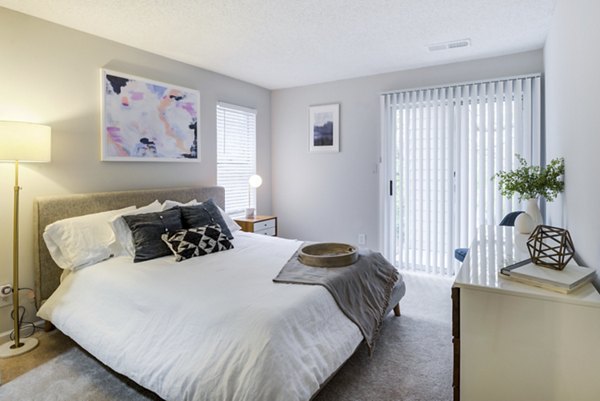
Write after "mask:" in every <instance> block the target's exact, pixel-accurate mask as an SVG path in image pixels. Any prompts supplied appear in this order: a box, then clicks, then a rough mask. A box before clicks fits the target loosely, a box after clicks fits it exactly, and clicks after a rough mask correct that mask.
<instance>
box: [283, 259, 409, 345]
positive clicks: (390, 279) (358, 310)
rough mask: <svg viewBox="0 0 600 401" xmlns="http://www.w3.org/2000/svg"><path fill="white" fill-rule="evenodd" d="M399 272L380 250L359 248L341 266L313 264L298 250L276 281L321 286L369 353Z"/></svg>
mask: <svg viewBox="0 0 600 401" xmlns="http://www.w3.org/2000/svg"><path fill="white" fill-rule="evenodd" d="M397 280H398V271H397V270H396V268H395V267H394V266H392V265H391V264H390V263H389V262H388V261H387V260H386V259H385V258H384V257H383V256H382V255H381V254H380V253H376V252H372V251H370V250H368V249H360V250H359V257H358V260H357V261H356V262H355V263H354V264H352V265H349V266H344V267H331V268H323V267H312V266H307V265H304V264H302V263H301V262H300V261H299V260H298V252H296V253H295V254H294V256H292V258H291V259H290V260H289V261H288V262H287V263H286V264H285V266H283V268H282V269H281V271H280V272H279V274H278V275H277V277H275V278H274V279H273V281H274V282H275V283H287V284H308V285H322V286H323V287H325V288H327V290H328V291H329V292H330V293H331V295H332V296H333V298H334V299H335V302H336V303H337V304H338V306H339V308H340V309H341V310H342V312H343V313H344V314H345V315H346V316H347V317H348V319H350V320H351V321H353V322H354V323H355V324H356V325H357V326H358V328H359V329H360V331H361V333H362V335H363V337H364V338H365V342H366V343H367V346H368V347H369V353H372V352H373V347H374V345H375V340H376V338H377V336H378V334H379V329H380V327H381V323H382V322H383V318H384V317H385V316H384V314H385V311H386V309H387V307H388V304H389V302H390V296H391V294H392V289H393V288H394V284H395V283H396V281H397Z"/></svg>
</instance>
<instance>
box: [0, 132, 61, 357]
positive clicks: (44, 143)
mask: <svg viewBox="0 0 600 401" xmlns="http://www.w3.org/2000/svg"><path fill="white" fill-rule="evenodd" d="M50 136H51V134H50V127H48V126H45V125H39V124H30V123H24V122H17V121H0V161H9V162H14V164H15V186H14V203H13V284H12V297H13V322H14V326H13V328H14V339H13V340H14V341H9V342H7V343H4V344H2V345H0V358H10V357H13V356H17V355H20V354H24V353H26V352H29V351H31V350H32V349H34V348H35V347H36V346H37V345H38V340H37V339H36V338H25V339H21V338H20V333H19V329H20V322H19V191H20V190H21V188H20V187H19V163H20V162H49V161H50Z"/></svg>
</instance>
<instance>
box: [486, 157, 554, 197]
mask: <svg viewBox="0 0 600 401" xmlns="http://www.w3.org/2000/svg"><path fill="white" fill-rule="evenodd" d="M515 157H516V158H517V159H518V160H519V164H520V165H521V167H519V168H517V169H516V170H511V171H500V172H499V173H496V174H495V175H494V176H493V177H492V180H493V179H494V178H498V189H499V190H500V193H501V194H502V196H505V197H507V198H512V197H513V196H514V195H515V194H517V195H518V196H519V200H524V199H535V198H537V197H538V196H543V197H544V198H546V200H547V201H549V202H551V201H553V200H554V198H556V196H557V195H558V194H559V193H561V192H562V191H563V190H564V189H565V183H564V181H563V180H562V176H563V174H564V173H565V159H563V158H562V157H561V158H556V159H553V160H552V161H551V162H550V163H549V164H548V165H547V166H546V167H545V168H542V167H540V166H529V165H527V161H525V159H524V158H523V157H521V155H519V154H515Z"/></svg>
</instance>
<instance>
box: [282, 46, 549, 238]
mask: <svg viewBox="0 0 600 401" xmlns="http://www.w3.org/2000/svg"><path fill="white" fill-rule="evenodd" d="M542 68H543V63H542V51H541V50H538V51H532V52H526V53H520V54H514V55H509V56H504V57H496V58H490V59H483V60H476V61H470V62H462V63H455V64H448V65H443V66H437V67H431V68H421V69H417V70H409V71H400V72H396V73H390V74H382V75H376V76H371V77H365V78H358V79H350V80H344V81H338V82H331V83H325V84H319V85H312V86H306V87H298V88H292V89H284V90H277V91H274V92H273V94H272V97H271V106H272V109H271V116H272V123H271V129H272V143H271V149H272V163H273V210H274V212H275V214H277V215H278V217H279V232H280V234H281V235H282V236H284V237H292V238H300V239H303V240H315V241H343V242H349V243H357V236H358V234H359V233H365V234H366V235H367V246H369V247H371V248H375V249H378V248H379V229H378V199H379V198H378V197H379V195H378V193H379V188H378V172H377V166H378V160H379V135H380V110H379V94H380V93H381V92H384V91H390V90H396V89H406V88H415V87H423V86H431V85H442V84H448V83H455V82H464V81H471V80H479V79H486V78H498V77H505V76H510V75H520V74H528V73H535V72H541V71H542ZM327 103H340V105H341V106H340V127H341V129H340V144H341V148H340V153H333V154H316V153H309V152H308V130H309V128H308V125H309V124H308V107H309V106H310V105H318V104H327Z"/></svg>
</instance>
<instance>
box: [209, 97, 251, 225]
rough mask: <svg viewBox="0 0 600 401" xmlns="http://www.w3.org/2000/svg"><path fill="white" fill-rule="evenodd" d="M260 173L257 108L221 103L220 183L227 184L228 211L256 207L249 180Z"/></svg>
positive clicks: (239, 211) (218, 147)
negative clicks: (257, 161) (257, 166)
mask: <svg viewBox="0 0 600 401" xmlns="http://www.w3.org/2000/svg"><path fill="white" fill-rule="evenodd" d="M253 174H256V110H255V109H250V108H247V107H242V106H236V105H233V104H228V103H223V102H219V103H218V104H217V185H221V186H223V187H225V211H226V212H227V213H229V214H239V213H242V212H243V211H244V209H245V208H247V207H249V206H252V207H256V194H255V190H253V191H250V189H249V185H248V179H249V178H250V176H251V175H253Z"/></svg>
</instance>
